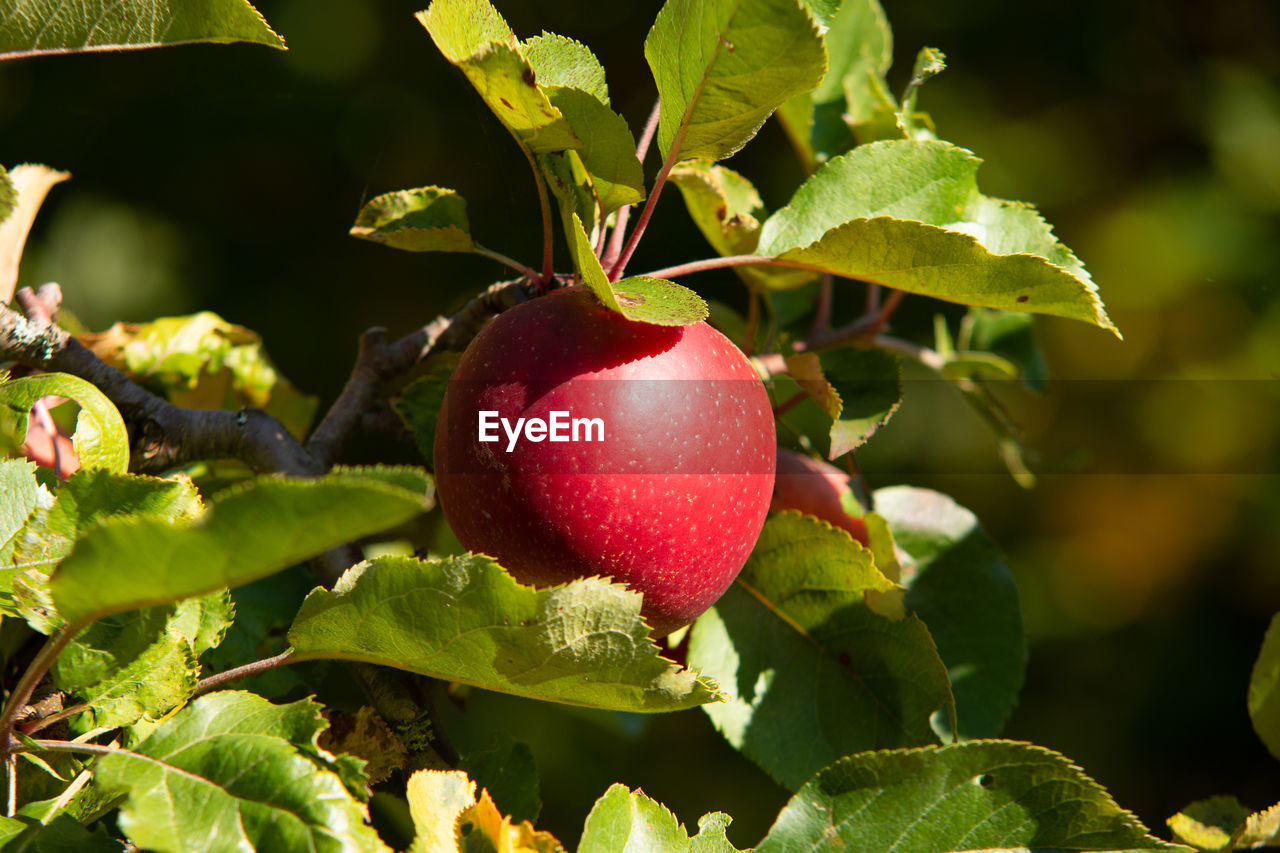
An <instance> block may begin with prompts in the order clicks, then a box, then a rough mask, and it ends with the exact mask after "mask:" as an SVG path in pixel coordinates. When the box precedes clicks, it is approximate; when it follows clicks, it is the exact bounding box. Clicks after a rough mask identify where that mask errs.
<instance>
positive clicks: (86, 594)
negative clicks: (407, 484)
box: [50, 469, 429, 623]
mask: <svg viewBox="0 0 1280 853" xmlns="http://www.w3.org/2000/svg"><path fill="white" fill-rule="evenodd" d="M428 491H429V485H428V481H427V480H426V479H425V478H422V479H420V480H419V483H418V488H417V489H415V490H410V489H406V488H403V487H402V486H397V485H392V484H389V483H387V482H384V481H383V480H381V479H379V478H378V477H375V476H362V475H361V473H360V469H350V470H340V471H336V472H334V473H331V474H329V475H327V476H324V477H319V478H317V479H314V480H291V479H284V478H280V477H263V478H260V479H258V480H255V481H250V482H247V483H245V484H243V485H239V486H233V487H231V488H229V489H226V490H225V491H222V492H220V493H218V494H217V495H215V496H214V497H213V498H212V499H211V500H210V502H209V507H208V509H207V510H206V511H205V513H204V514H202V515H200V516H199V517H198V518H196V519H194V520H190V521H188V520H179V521H177V522H174V521H170V520H168V519H165V518H161V517H155V516H144V517H134V518H121V519H111V520H109V521H105V522H103V523H102V524H101V525H99V526H97V527H95V528H94V529H92V530H90V531H89V532H88V533H87V534H86V535H85V536H84V537H83V538H81V539H80V541H79V542H78V543H77V544H76V548H75V551H74V552H73V553H72V554H71V556H70V557H68V558H67V559H66V560H65V561H64V562H63V563H62V565H60V566H59V567H58V569H57V571H56V572H55V573H54V575H53V578H52V580H51V581H50V591H51V592H52V594H53V599H54V602H55V603H56V604H57V607H58V611H59V612H60V613H61V614H62V616H63V618H65V619H66V620H67V621H68V622H72V623H76V622H80V621H82V620H89V619H97V618H101V617H103V616H106V615H108V614H110V613H119V612H121V611H124V610H133V609H135V608H139V607H147V606H151V605H155V604H163V603H165V602H169V601H176V600H178V599H182V598H189V597H192V596H196V595H200V594H202V593H206V592H211V591H213V590H216V589H220V588H222V587H227V586H238V585H240V584H244V583H248V582H250V581H252V580H256V579H257V578H260V577H265V576H267V575H269V574H272V573H273V572H278V571H280V570H281V569H284V568H286V567H288V566H291V565H293V564H294V563H297V562H299V561H301V560H304V559H306V558H307V557H310V556H312V555H314V554H318V553H320V552H321V551H324V550H325V549H326V548H330V547H332V546H334V545H338V544H341V543H343V542H347V541H350V540H352V539H357V538H359V537H361V536H366V535H368V534H370V533H375V532H377V531H379V530H385V529H387V528H388V527H394V526H395V525H397V524H399V523H400V522H402V521H406V520H408V519H410V518H412V517H413V516H415V515H417V514H419V513H420V512H422V511H423V510H424V509H425V508H426V503H427V497H426V493H427V492H428Z"/></svg>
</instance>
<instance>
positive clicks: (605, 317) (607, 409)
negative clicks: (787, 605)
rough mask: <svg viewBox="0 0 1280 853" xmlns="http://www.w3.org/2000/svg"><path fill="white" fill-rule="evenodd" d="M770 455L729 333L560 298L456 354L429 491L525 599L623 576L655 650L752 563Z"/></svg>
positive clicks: (769, 425)
mask: <svg viewBox="0 0 1280 853" xmlns="http://www.w3.org/2000/svg"><path fill="white" fill-rule="evenodd" d="M557 412H559V413H563V414H559V415H557V414H556V413H557ZM486 413H487V414H486ZM521 418H523V419H524V420H523V421H521V420H520V419H521ZM597 420H598V424H597ZM575 422H577V423H576V424H575ZM538 423H541V424H542V425H541V426H540V427H539V426H538V425H537V424H538ZM579 427H581V428H580V429H579ZM575 433H576V434H575ZM482 436H483V437H484V438H486V439H490V440H481V438H482ZM495 436H496V438H497V440H491V439H493V438H494V437H495ZM557 436H558V438H557ZM553 439H554V440H553ZM562 439H563V440H562ZM775 450H776V447H775V436H774V426H773V412H772V409H771V407H770V404H769V399H768V395H767V394H766V393H765V390H764V386H763V385H762V384H761V383H760V380H759V378H758V377H757V375H756V373H755V371H754V370H753V369H752V367H751V365H750V363H749V362H748V361H747V359H746V357H745V356H744V355H743V354H742V352H741V351H739V350H738V349H737V348H736V347H735V346H734V345H733V344H732V343H731V342H730V341H729V340H728V339H727V338H725V337H724V336H723V335H721V334H720V333H719V332H717V331H715V330H714V329H712V328H711V327H710V326H708V325H706V324H705V323H698V324H696V325H691V326H657V325H652V324H648V323H635V322H632V321H630V320H627V319H625V318H624V317H622V316H621V315H619V314H617V313H615V312H613V311H610V310H608V309H606V308H604V307H603V306H602V305H601V304H600V303H599V302H598V301H597V300H596V298H595V297H594V296H593V295H592V294H591V293H589V292H587V291H583V290H576V289H575V290H560V291H554V292H552V293H550V294H548V295H546V296H543V297H539V298H536V299H534V300H532V301H530V302H527V303H524V304H522V305H519V306H516V307H515V308H512V309H510V310H508V311H506V312H504V313H503V314H501V315H500V316H498V317H497V318H496V319H495V320H494V321H493V322H492V323H491V324H490V325H489V326H487V327H486V328H485V329H484V330H483V331H481V333H480V334H479V335H477V336H476V339H475V340H474V341H473V342H472V343H471V346H469V347H468V348H467V351H466V352H465V353H464V354H463V356H462V359H461V360H460V361H459V363H458V366H457V368H456V369H455V371H454V374H453V377H452V379H451V380H450V382H449V387H448V389H447V391H446V394H445V398H444V404H443V406H442V407H441V410H440V420H439V423H438V424H437V428H436V437H435V447H434V454H435V465H436V488H437V492H438V495H439V498H440V503H441V505H442V506H443V508H444V513H445V517H446V518H447V519H448V521H449V525H450V527H452V528H453V531H454V533H455V534H456V535H457V537H458V539H459V540H460V541H461V542H462V544H463V545H464V546H466V547H467V548H469V549H471V550H473V551H479V552H483V553H485V554H489V555H491V556H493V557H494V558H496V559H497V560H498V562H500V563H501V564H502V565H503V566H504V567H505V568H506V569H507V570H508V571H509V572H511V574H512V575H513V576H515V577H516V578H517V579H518V580H520V581H522V582H525V583H531V584H536V585H549V584H557V583H563V582H566V581H569V580H572V579H574V578H580V577H587V576H592V575H598V576H608V577H612V578H613V579H614V580H615V581H619V582H622V583H625V584H627V585H628V586H629V587H631V588H632V589H634V590H636V591H638V592H640V593H643V595H644V605H643V609H642V611H641V612H642V614H643V615H644V617H645V618H646V619H647V620H648V622H649V624H650V626H652V628H653V630H654V634H655V636H661V635H663V634H666V633H668V632H670V631H672V630H674V629H675V628H678V627H680V626H681V625H686V624H688V623H690V622H692V621H693V620H694V619H695V618H697V616H698V615H699V614H701V613H702V612H703V611H704V610H706V609H707V608H708V607H710V606H711V605H712V604H713V603H715V601H716V599H718V598H719V597H720V596H721V594H723V593H724V591H725V589H726V588H728V586H729V584H730V583H732V582H733V579H734V578H735V577H736V576H737V574H738V572H739V571H740V570H741V568H742V565H743V563H745V562H746V559H747V555H748V554H749V553H750V552H751V548H752V546H754V545H755V542H756V539H757V538H758V536H759V534H760V528H761V527H762V526H763V524H764V518H765V514H766V512H767V511H768V507H769V499H770V495H771V493H772V491H773V477H774V465H775Z"/></svg>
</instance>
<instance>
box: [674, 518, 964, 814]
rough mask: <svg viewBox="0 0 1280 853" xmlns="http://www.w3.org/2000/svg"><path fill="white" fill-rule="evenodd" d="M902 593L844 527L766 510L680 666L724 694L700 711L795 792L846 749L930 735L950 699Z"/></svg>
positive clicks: (930, 645) (928, 738) (926, 739)
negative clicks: (746, 555)
mask: <svg viewBox="0 0 1280 853" xmlns="http://www.w3.org/2000/svg"><path fill="white" fill-rule="evenodd" d="M902 595H903V592H902V588H901V587H899V586H898V585H897V584H895V583H893V582H891V581H889V580H888V579H887V578H885V577H884V576H883V575H881V574H880V572H878V571H877V570H876V568H875V566H873V565H872V559H871V552H870V551H868V550H866V549H865V548H862V547H860V546H859V545H857V544H856V543H854V541H853V540H852V539H850V538H849V535H848V534H847V533H845V532H844V531H842V530H837V529H835V528H833V527H831V526H830V525H828V524H825V523H823V522H820V521H818V520H817V519H814V518H810V517H807V516H802V515H799V514H797V513H790V512H787V513H781V514H779V515H775V516H773V517H772V518H770V519H769V521H768V522H766V523H765V526H764V531H763V532H762V533H761V535H760V541H759V543H758V544H757V545H756V548H755V550H754V551H753V552H752V554H751V557H750V559H749V560H747V565H746V566H745V567H744V568H743V570H742V574H741V575H739V576H738V582H737V583H736V584H735V585H734V586H733V587H731V588H730V589H729V591H728V592H727V593H726V594H725V596H724V597H723V598H721V599H720V601H719V602H718V603H717V604H716V605H715V607H714V608H712V609H711V610H709V611H708V612H707V613H705V614H703V615H702V617H700V618H699V619H698V621H697V622H695V623H694V626H693V630H692V632H691V634H690V642H689V666H691V667H694V668H696V669H698V670H700V671H701V672H703V673H704V674H705V675H706V676H707V677H710V678H714V679H716V680H717V681H718V683H719V684H720V685H721V686H722V689H723V690H724V691H725V692H726V693H728V694H729V701H728V702H726V703H724V704H717V705H707V706H706V707H705V708H704V710H705V711H706V713H707V715H708V716H709V717H711V720H712V722H713V723H715V725H716V728H717V729H719V730H720V733H721V734H723V735H724V736H725V738H726V739H727V740H728V741H729V743H730V744H732V745H733V746H734V747H735V748H737V749H739V750H740V751H741V752H742V753H743V754H745V755H746V756H747V757H748V758H750V759H751V760H753V761H755V762H756V763H757V764H759V765H760V766H761V767H763V768H764V769H765V770H766V771H768V773H769V775H771V776H772V777H773V778H774V779H776V780H778V781H779V782H780V783H782V784H783V785H785V786H787V787H789V788H791V789H793V790H794V789H795V788H797V787H799V786H800V785H801V784H802V783H803V782H804V781H805V780H806V779H808V778H809V777H810V776H811V775H813V773H814V772H816V771H817V770H818V769H819V768H821V767H823V766H825V765H827V764H829V763H830V762H831V761H834V760H835V759H837V758H839V757H840V756H843V755H848V754H849V753H851V752H857V751H859V750H864V749H881V748H884V747H892V746H903V745H915V744H926V743H933V742H935V740H936V738H935V735H934V732H933V730H932V729H931V728H930V723H929V718H930V716H931V715H932V714H933V713H934V712H935V711H937V710H938V709H940V708H950V707H951V694H950V691H949V688H948V684H947V674H946V670H945V669H944V667H943V665H942V661H941V660H940V659H939V658H938V653H937V651H936V650H935V649H934V646H933V641H932V640H931V639H930V637H929V632H928V630H927V629H926V628H925V625H924V623H923V622H921V621H920V620H919V619H917V618H916V617H914V616H906V615H904V610H903V601H902Z"/></svg>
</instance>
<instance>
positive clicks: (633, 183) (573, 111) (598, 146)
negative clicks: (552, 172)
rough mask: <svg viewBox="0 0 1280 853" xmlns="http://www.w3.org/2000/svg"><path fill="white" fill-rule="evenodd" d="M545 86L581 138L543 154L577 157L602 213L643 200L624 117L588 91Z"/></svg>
mask: <svg viewBox="0 0 1280 853" xmlns="http://www.w3.org/2000/svg"><path fill="white" fill-rule="evenodd" d="M545 90H546V92H547V97H548V98H549V99H550V101H551V103H552V104H554V105H555V107H556V109H558V110H560V112H561V113H562V114H563V115H564V117H565V118H566V119H568V121H569V124H570V126H571V127H573V132H574V133H575V134H577V136H578V138H579V139H581V140H582V145H581V146H580V147H578V148H577V149H576V150H573V151H567V152H565V153H564V154H549V155H546V156H548V157H558V158H567V159H570V160H576V161H577V165H578V166H579V168H581V169H582V170H584V171H585V172H586V174H587V175H588V176H589V177H590V179H591V186H592V193H593V195H594V196H595V198H596V199H597V200H598V204H599V205H600V208H601V209H602V210H603V211H604V215H605V216H608V215H609V214H610V213H612V212H613V211H615V210H617V209H618V208H619V207H622V206H623V205H627V204H636V203H638V202H641V201H644V198H645V191H644V167H642V166H641V165H640V161H639V160H638V159H637V158H636V140H635V137H634V136H632V135H631V128H630V127H628V125H627V122H626V119H624V118H623V117H622V116H620V115H618V114H617V113H615V112H614V111H613V110H611V109H609V107H608V106H607V102H602V101H600V100H599V99H597V98H596V96H595V95H592V94H589V93H587V92H583V91H580V90H578V89H570V88H566V87H562V86H550V87H546V89H545ZM570 168H571V169H572V164H571V165H570Z"/></svg>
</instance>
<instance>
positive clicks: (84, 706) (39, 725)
mask: <svg viewBox="0 0 1280 853" xmlns="http://www.w3.org/2000/svg"><path fill="white" fill-rule="evenodd" d="M87 710H89V703H87V702H81V703H80V704H79V705H72V706H71V707H70V708H63V709H62V710H61V711H58V712H57V713H56V714H50V715H49V716H47V717H39V718H37V719H34V720H31V721H30V722H26V723H19V724H18V731H20V732H22V733H23V734H24V735H33V734H35V733H36V732H40V731H44V730H45V729H47V728H49V726H52V725H53V724H54V723H60V722H62V721H63V720H65V719H67V718H68V717H74V716H75V715H76V714H83V713H84V712H85V711H87Z"/></svg>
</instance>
